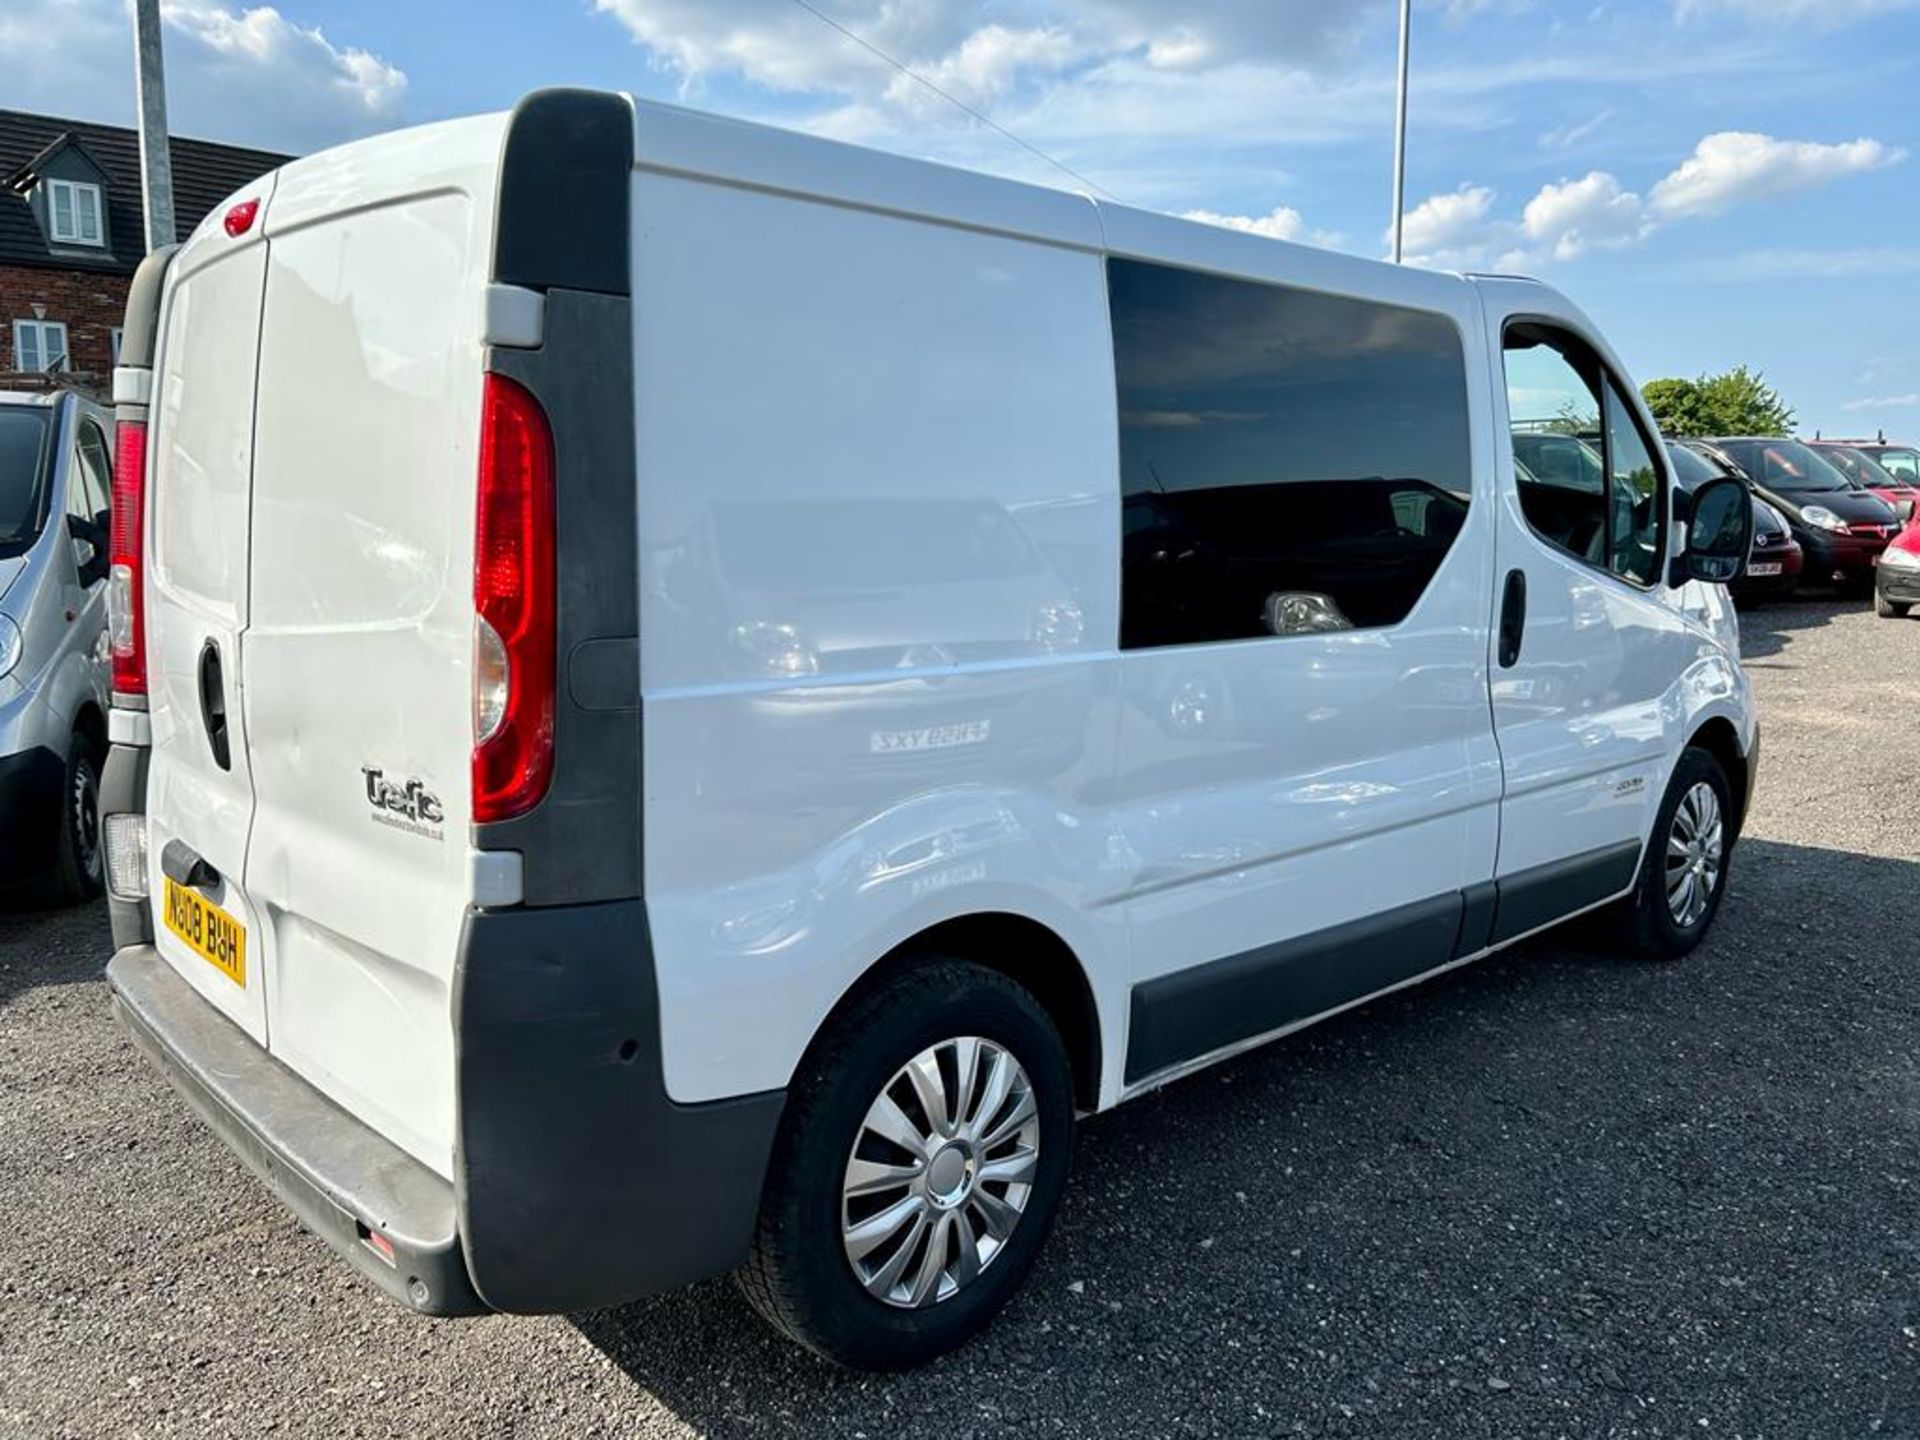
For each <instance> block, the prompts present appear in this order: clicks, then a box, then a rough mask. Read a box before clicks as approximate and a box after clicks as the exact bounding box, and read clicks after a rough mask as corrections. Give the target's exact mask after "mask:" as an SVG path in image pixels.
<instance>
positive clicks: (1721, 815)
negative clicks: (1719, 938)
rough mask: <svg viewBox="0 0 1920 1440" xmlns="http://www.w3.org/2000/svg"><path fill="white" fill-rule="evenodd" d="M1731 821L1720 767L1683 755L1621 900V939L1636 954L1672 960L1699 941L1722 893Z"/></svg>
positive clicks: (1690, 752) (1694, 750)
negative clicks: (1628, 891) (1631, 885)
mask: <svg viewBox="0 0 1920 1440" xmlns="http://www.w3.org/2000/svg"><path fill="white" fill-rule="evenodd" d="M1732 815H1733V807H1732V803H1731V791H1730V790H1729V788H1728V785H1727V775H1726V771H1724V770H1723V769H1721V768H1720V762H1719V761H1718V760H1716V759H1715V758H1714V757H1713V755H1712V754H1711V753H1710V752H1708V751H1706V750H1702V749H1700V748H1698V747H1697V746H1689V747H1688V748H1687V749H1685V750H1683V751H1682V752H1681V754H1680V763H1679V764H1677V765H1676V766H1674V769H1673V779H1672V781H1671V782H1670V783H1669V784H1668V786H1667V793H1666V796H1665V797H1664V798H1663V799H1662V800H1661V802H1660V809H1659V812H1658V814H1657V815H1656V816H1655V818H1654V825H1653V834H1652V836H1651V838H1650V839H1649V841H1648V844H1647V853H1646V855H1645V856H1644V857H1642V859H1641V861H1640V878H1639V880H1638V881H1637V882H1636V884H1635V886H1634V889H1633V893H1632V894H1631V895H1630V896H1629V897H1628V900H1627V909H1626V914H1625V920H1626V922H1627V923H1626V927H1625V928H1626V932H1627V935H1626V938H1627V942H1628V944H1629V946H1630V947H1631V948H1632V949H1633V950H1634V951H1635V952H1636V953H1637V954H1640V955H1644V956H1646V957H1647V958H1648V959H1653V960H1677V959H1679V958H1680V957H1681V956H1682V955H1685V954H1687V953H1688V952H1689V951H1691V950H1692V949H1693V948H1694V946H1696V945H1698V944H1699V943H1700V941H1701V940H1702V939H1703V938H1704V937H1705V935H1706V933H1707V929H1708V927H1709V926H1711V925H1712V924H1713V917H1714V916H1715V915H1716V914H1717V913H1718V912H1719V909H1720V900H1721V897H1722V896H1723V895H1724V894H1725V893H1726V888H1727V862H1728V860H1729V859H1730V858H1731V854H1732V849H1733V831H1732V828H1731V823H1730V822H1731V819H1732Z"/></svg>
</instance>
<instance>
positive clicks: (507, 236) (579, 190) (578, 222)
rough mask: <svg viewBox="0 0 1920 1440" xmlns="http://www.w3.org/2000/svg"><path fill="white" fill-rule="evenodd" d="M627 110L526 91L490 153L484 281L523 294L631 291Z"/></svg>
mask: <svg viewBox="0 0 1920 1440" xmlns="http://www.w3.org/2000/svg"><path fill="white" fill-rule="evenodd" d="M632 188H633V106H632V105H631V104H630V103H629V102H628V101H627V100H626V99H625V98H623V97H622V96H619V95H613V94H609V93H607V92H606V91H601V90H570V89H553V90H536V91H534V92H533V93H532V94H531V95H529V96H527V97H526V98H525V99H524V100H522V101H521V102H520V103H519V104H518V105H516V106H514V107H513V116H512V118H511V119H510V120H509V121H508V122H507V138H506V141H505V143H504V144H503V145H502V147H501V152H500V200H499V214H498V216H497V217H496V225H495V229H494V242H493V278H494V280H495V281H497V282H499V283H501V284H505V285H521V286H525V287H527V288H528V289H533V290H544V289H549V288H554V289H566V290H593V291H598V292H599V293H601V294H603V295H626V294H629V293H631V288H632V285H631V281H630V279H629V275H630V271H631V265H632V262H631V258H630V252H629V250H628V244H627V235H628V230H627V226H628V210H629V202H628V196H629V194H630V193H631V191H632Z"/></svg>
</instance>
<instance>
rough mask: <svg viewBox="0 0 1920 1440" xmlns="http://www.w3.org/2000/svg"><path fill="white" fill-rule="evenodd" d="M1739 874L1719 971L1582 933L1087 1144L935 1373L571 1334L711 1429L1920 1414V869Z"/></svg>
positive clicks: (612, 1332) (670, 1339)
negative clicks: (979, 1324) (1918, 908)
mask: <svg viewBox="0 0 1920 1440" xmlns="http://www.w3.org/2000/svg"><path fill="white" fill-rule="evenodd" d="M1818 613H1819V612H1814V614H1813V615H1811V616H1809V617H1808V618H1807V621H1806V623H1820V621H1819V618H1818ZM1782 618H1787V616H1786V613H1785V612H1783V616H1782ZM1732 882H1733V883H1732V889H1731V892H1730V894H1729V896H1728V899H1727V902H1726V904H1725V906H1724V908H1723V911H1722V913H1721V916H1720V918H1719V922H1718V924H1717V926H1716V928H1715V931H1714V933H1713V935H1712V937H1711V938H1710V940H1709V942H1708V943H1707V944H1706V945H1705V946H1703V947H1702V949H1701V950H1700V951H1699V952H1697V953H1696V954H1695V955H1694V956H1692V957H1690V958H1689V959H1687V960H1686V961H1684V962H1681V963H1677V964H1646V963H1636V962H1632V961H1626V960H1622V959H1618V958H1615V957H1614V956H1612V955H1610V954H1608V953H1607V951H1606V950H1605V948H1604V947H1603V945H1602V944H1601V943H1599V942H1602V941H1603V940H1604V938H1605V937H1604V931H1603V929H1602V928H1601V927H1598V926H1596V925H1594V924H1592V923H1588V924H1586V925H1584V926H1575V927H1569V928H1567V929H1563V930H1562V931H1559V932H1556V933H1554V934H1551V935H1547V936H1543V937H1540V938H1537V939H1535V940H1533V941H1530V942H1528V943H1527V944H1525V945H1523V946H1520V947H1517V948H1516V949H1514V950H1512V951H1509V952H1504V953H1502V954H1500V955H1497V956H1494V957H1492V958H1490V959H1488V960H1487V961H1485V962H1483V963H1481V964H1478V965H1475V966H1471V967H1468V968H1466V969H1464V970H1460V971H1455V972H1452V973H1450V974H1448V975H1445V976H1442V977H1439V978H1438V979H1436V980H1434V981H1432V982H1430V983H1429V984H1427V985H1424V986H1420V987H1416V988H1415V989H1413V990H1411V991H1405V992H1400V993H1397V994H1394V995H1389V996H1385V997H1383V998H1381V999H1380V1000H1377V1001H1375V1002H1373V1003H1372V1004H1370V1005H1368V1006H1366V1007H1364V1008H1362V1009H1360V1010H1356V1011H1352V1012H1349V1013H1347V1014H1345V1015H1342V1016H1338V1017H1336V1018H1334V1019H1332V1020H1330V1021H1328V1022H1326V1023H1325V1024H1323V1025H1320V1026H1318V1027H1315V1028H1314V1029H1312V1030H1309V1031H1306V1032H1303V1033H1301V1034H1299V1035H1297V1036H1294V1037H1292V1038H1289V1039H1287V1040H1285V1041H1282V1042H1280V1043H1277V1044H1274V1045H1271V1046H1268V1047H1265V1048H1263V1049H1261V1050H1258V1051H1255V1052H1252V1053H1251V1054H1249V1055H1246V1056H1244V1057H1241V1058H1240V1059H1237V1060H1234V1061H1231V1062H1229V1063H1227V1064H1225V1065H1221V1066H1218V1067H1216V1068H1214V1069H1213V1070H1210V1071H1207V1072H1204V1073H1202V1074H1200V1075H1197V1076H1194V1077H1191V1078H1189V1079H1187V1080H1184V1081H1181V1082H1179V1083H1177V1084H1174V1085H1172V1086H1169V1087H1167V1088H1166V1089H1164V1090H1161V1091H1158V1092H1156V1093H1153V1094H1150V1095H1146V1096H1143V1097H1141V1098H1139V1099H1138V1100H1135V1101H1133V1102H1131V1103H1129V1104H1127V1105H1125V1106H1123V1107H1121V1108H1120V1109H1118V1110H1116V1111H1113V1112H1111V1113H1109V1114H1107V1115H1104V1116H1101V1117H1098V1118H1096V1119H1093V1120H1091V1121H1089V1122H1087V1123H1085V1124H1084V1125H1082V1127H1081V1128H1080V1132H1079V1137H1078V1143H1077V1146H1076V1153H1075V1165H1074V1174H1073V1177H1072V1180H1071V1182H1070V1184H1069V1187H1068V1193H1067V1198H1066V1203H1065V1206H1064V1209H1063V1212H1062V1214H1061V1217H1060V1221H1059V1223H1058V1225H1057V1227H1056V1229H1055V1231H1054V1233H1053V1236H1052V1238H1051V1240H1050V1241H1049V1243H1048V1245H1047V1247H1046V1249H1045V1250H1044V1251H1043V1253H1042V1255H1041V1258H1040V1261H1039V1264H1038V1265H1037V1267H1036V1269H1035V1271H1034V1273H1033V1275H1032V1276H1031V1277H1030V1278H1029V1280H1028V1283H1027V1285H1026V1287H1025V1289H1024V1290H1023V1291H1022V1293H1021V1294H1020V1295H1018V1296H1017V1297H1016V1298H1015V1300H1014V1302H1013V1304H1012V1306H1011V1307H1010V1308H1009V1310H1008V1311H1007V1313H1006V1314H1005V1315H1004V1316H1003V1317H1002V1318H1001V1320H1000V1321H999V1323H997V1324H996V1325H995V1326H993V1327H992V1328H991V1329H990V1330H989V1331H988V1332H987V1334H986V1335H985V1336H984V1337H982V1338H981V1339H980V1340H978V1341H976V1342H975V1343H974V1344H972V1345H970V1346H968V1347H966V1348H964V1349H963V1350H961V1351H960V1352H958V1353H957V1354H955V1355H953V1356H950V1357H948V1358H946V1359H945V1360H942V1361H940V1362H939V1363H937V1364H935V1365H932V1366H929V1367H927V1368H926V1369H924V1370H921V1371H918V1372H913V1373H909V1374H905V1375H899V1376H861V1375H854V1374H849V1373H846V1372H842V1371H839V1370H836V1369H834V1368H832V1367H830V1366H828V1365H826V1364H824V1363H822V1362H819V1361H816V1360H814V1359H813V1358H812V1357H810V1356H808V1355H806V1354H804V1353H802V1352H799V1351H798V1350H796V1349H795V1348H793V1347H791V1346H789V1345H787V1344H785V1343H784V1342H781V1341H778V1340H776V1339H774V1338H773V1337H772V1335H771V1334H770V1332H769V1331H768V1330H767V1329H766V1328H765V1327H764V1326H763V1325H762V1324H760V1323H759V1321H758V1319H757V1317H756V1316H755V1315H754V1314H753V1312H752V1311H751V1310H750V1309H749V1308H748V1307H747V1305H746V1303H745V1302H744V1301H743V1300H742V1299H740V1298H739V1297H738V1296H737V1294H736V1293H735V1292H734V1290H733V1289H732V1287H731V1286H730V1285H728V1284H726V1283H724V1282H716V1283H712V1284H708V1285H703V1286H700V1287H698V1288H696V1289H693V1290H689V1291H686V1292H683V1293H680V1294H676V1295H668V1296H664V1297H661V1298H659V1299H657V1300H653V1301H649V1302H645V1303H641V1304H636V1305H631V1306H626V1307H623V1308H620V1309H616V1310H610V1311H604V1312H600V1313H596V1314H590V1315H582V1316H576V1317H573V1323H574V1324H575V1326H576V1327H577V1328H578V1329H579V1331H580V1332H581V1333H582V1334H583V1335H584V1336H585V1337H586V1338H587V1339H588V1340H589V1341H590V1342H591V1343H592V1344H593V1345H594V1346H595V1347H597V1348H598V1349H599V1350H600V1351H601V1352H603V1353H604V1354H605V1355H606V1356H607V1357H608V1358H610V1359H611V1360H612V1361H613V1362H614V1363H615V1364H617V1365H618V1366H619V1367H620V1368H621V1369H622V1370H623V1371H624V1372H625V1373H626V1374H627V1375H628V1376H629V1377H630V1378H631V1379H632V1380H633V1381H634V1382H635V1383H637V1384H638V1385H641V1386H643V1387H645V1388H646V1389H647V1390H648V1391H650V1392H651V1393H652V1394H653V1395H654V1396H656V1397H657V1398H658V1399H659V1400H660V1401H661V1402H663V1403H664V1404H665V1405H667V1406H668V1407H670V1408H671V1409H672V1410H673V1412H674V1413H675V1414H676V1415H677V1416H678V1417H679V1418H680V1419H681V1420H682V1421H684V1422H685V1423H686V1424H688V1425H689V1426H691V1427H693V1428H694V1429H695V1430H697V1431H698V1432H700V1433H701V1434H703V1435H708V1436H721V1435H734V1434H744V1433H752V1434H756V1435H763V1434H789V1433H791V1434H809V1433H819V1434H826V1433H833V1434H853V1433H855V1432H856V1431H860V1430H864V1431H865V1432H866V1433H867V1434H869V1435H873V1436H879V1435H884V1434H892V1433H898V1432H901V1431H906V1430H911V1429H918V1430H924V1431H926V1432H927V1433H941V1434H963V1433H975V1432H976V1431H978V1432H986V1431H994V1432H1016V1431H1022V1430H1024V1431H1027V1432H1029V1433H1043V1432H1044V1433H1073V1434H1081V1433H1085V1434H1096V1433H1097V1434H1102V1435H1118V1434H1141V1435H1169V1434H1176V1433H1181V1434H1184V1433H1195V1434H1198V1433H1215V1434H1217V1433H1252V1432H1254V1431H1259V1432H1261V1433H1269V1432H1271V1433H1291V1427H1294V1426H1295V1425H1296V1423H1297V1424H1299V1425H1303V1426H1304V1427H1305V1430H1307V1431H1310V1432H1311V1433H1314V1434H1321V1433H1339V1434H1347V1433H1354V1434H1361V1433H1368V1432H1369V1430H1370V1429H1371V1428H1372V1427H1373V1426H1375V1425H1378V1426H1381V1427H1382V1428H1391V1429H1392V1430H1393V1432H1394V1433H1419V1434H1432V1435H1449V1436H1464V1435H1480V1434H1487V1435H1498V1434H1506V1435H1510V1434H1515V1433H1521V1432H1525V1433H1534V1432H1535V1431H1536V1430H1543V1431H1544V1430H1552V1431H1555V1432H1558V1433H1570V1432H1572V1431H1579V1432H1580V1433H1599V1432H1601V1431H1605V1432H1606V1433H1616V1432H1618V1433H1625V1431H1631V1432H1632V1433H1642V1431H1641V1427H1643V1426H1646V1425H1648V1424H1650V1423H1651V1417H1653V1416H1655V1415H1660V1416H1664V1420H1665V1421H1666V1422H1672V1428H1671V1429H1667V1428H1659V1433H1679V1432H1680V1430H1681V1429H1683V1428H1684V1429H1685V1431H1686V1433H1695V1427H1696V1417H1709V1416H1711V1417H1712V1421H1713V1433H1716V1434H1719V1433H1726V1432H1727V1431H1728V1430H1729V1429H1732V1428H1736V1427H1739V1426H1745V1427H1747V1428H1748V1429H1753V1427H1756V1426H1757V1427H1759V1428H1761V1429H1765V1430H1767V1431H1768V1433H1772V1432H1773V1431H1774V1430H1775V1429H1777V1430H1778V1432H1779V1433H1783V1434H1784V1433H1800V1434H1813V1433H1829V1434H1842V1433H1846V1434H1865V1433H1868V1431H1869V1430H1870V1429H1873V1428H1877V1427H1879V1426H1881V1425H1884V1424H1885V1423H1886V1422H1887V1420H1889V1419H1893V1420H1895V1421H1897V1420H1898V1418H1899V1417H1900V1416H1902V1415H1904V1416H1905V1417H1906V1418H1907V1419H1908V1420H1912V1419H1914V1418H1915V1417H1916V1416H1920V1347H1916V1346H1915V1345H1913V1344H1910V1343H1907V1342H1904V1341H1902V1340H1901V1338H1900V1337H1901V1335H1902V1334H1903V1333H1904V1334H1907V1335H1909V1336H1910V1335H1911V1334H1912V1333H1913V1332H1912V1331H1911V1330H1907V1331H1904V1332H1903V1331H1902V1329H1901V1327H1902V1326H1903V1325H1905V1326H1912V1325H1913V1324H1914V1323H1915V1319H1916V1316H1915V1314H1914V1301H1913V1296H1914V1294H1915V1293H1917V1292H1916V1291H1915V1290H1914V1288H1913V1287H1914V1284H1915V1282H1916V1280H1920V1245H1916V1243H1915V1237H1914V1235H1913V1234H1912V1233H1911V1227H1903V1226H1901V1225H1898V1224H1894V1223H1891V1221H1892V1217H1893V1216H1896V1215H1900V1214H1907V1215H1909V1216H1910V1215H1911V1214H1912V1211H1911V1209H1910V1206H1911V1204H1912V1200H1913V1196H1914V1195H1915V1194H1916V1193H1920V1158H1917V1157H1920V1144H1917V1143H1916V1142H1920V1063H1917V1062H1916V1059H1915V1052H1914V1043H1913V1039H1912V1037H1913V1035H1914V1034H1915V1033H1920V1029H1917V1027H1920V1000H1917V999H1916V998H1915V997H1916V996H1920V985H1915V984H1914V983H1913V966H1914V962H1915V960H1916V959H1917V958H1920V956H1916V955H1915V954H1914V947H1913V945H1912V943H1911V941H1910V940H1909V941H1907V942H1905V943H1904V944H1903V943H1902V941H1901V939H1900V937H1901V936H1902V935H1907V934H1910V933H1911V932H1910V931H1907V930H1904V929H1903V928H1902V927H1901V922H1900V920H1899V916H1900V915H1901V914H1902V913H1904V914H1906V915H1908V916H1909V917H1910V916H1911V914H1912V911H1911V905H1912V903H1913V899H1912V897H1914V896H1915V895H1920V864H1916V863H1914V862H1911V861H1903V860H1891V859H1884V858H1877V857H1872V856H1866V855H1859V854H1850V853H1846V852H1841V851H1831V850H1815V849H1809V848H1805V847H1800V846H1793V845H1785V844H1779V843H1774V842H1769V841H1763V840H1753V839H1749V840H1747V841H1745V842H1744V843H1743V844H1742V845H1741V846H1740V848H1739V850H1738V852H1737V853H1736V857H1735V864H1734V871H1733V877H1732ZM1903 907H1906V908H1905V909H1904V910H1903ZM662 1163H663V1164H665V1165H670V1164H671V1157H662ZM1656 1403H1657V1404H1658V1405H1659V1407H1660V1408H1659V1409H1658V1410H1653V1409H1650V1408H1649V1407H1650V1406H1653V1405H1654V1404H1656ZM1670 1403H1672V1404H1673V1405H1674V1407H1675V1408H1668V1407H1669V1404H1670ZM934 1416H938V1417H940V1419H939V1420H938V1421H932V1422H931V1423H929V1422H930V1421H931V1417H934ZM1679 1416H1684V1417H1685V1418H1684V1419H1683V1420H1682V1419H1677V1418H1676V1417H1679ZM1706 1423H1707V1420H1706V1419H1705V1418H1698V1419H1697V1424H1698V1425H1705V1424H1706ZM1355 1427H1358V1428H1355ZM1620 1427H1624V1431H1623V1430H1621V1429H1620ZM1895 1428H1898V1425H1897V1424H1896V1425H1895ZM1648 1433H1651V1432H1648Z"/></svg>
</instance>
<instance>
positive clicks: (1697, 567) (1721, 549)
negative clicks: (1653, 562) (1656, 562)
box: [1669, 479, 1753, 585]
mask: <svg viewBox="0 0 1920 1440" xmlns="http://www.w3.org/2000/svg"><path fill="white" fill-rule="evenodd" d="M1692 500H1693V504H1692V506H1691V507H1690V508H1691V511H1692V514H1691V515H1690V516H1689V517H1688V522H1687V548H1686V549H1685V550H1684V551H1682V552H1681V553H1680V554H1679V555H1678V556H1677V557H1675V559H1674V562H1673V572H1672V574H1671V575H1670V576H1669V582H1670V583H1671V584H1674V585H1683V584H1685V583H1686V582H1687V581H1689V580H1705V581H1707V582H1708V583H1710V584H1715V585H1725V584H1726V583H1727V582H1728V581H1730V580H1732V579H1733V578H1734V577H1735V576H1737V575H1739V573H1740V568H1741V566H1743V565H1745V564H1746V563H1747V551H1748V550H1749V549H1750V548H1751V547H1752V545H1753V497H1752V496H1751V495H1750V494H1749V493H1748V492H1747V487H1746V486H1745V485H1744V484H1742V483H1741V482H1740V481H1738V480H1732V479H1725V480H1709V481H1708V482H1707V483H1706V484H1705V485H1702V486H1701V487H1700V488H1699V489H1698V490H1696V491H1694V492H1693V495H1692Z"/></svg>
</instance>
